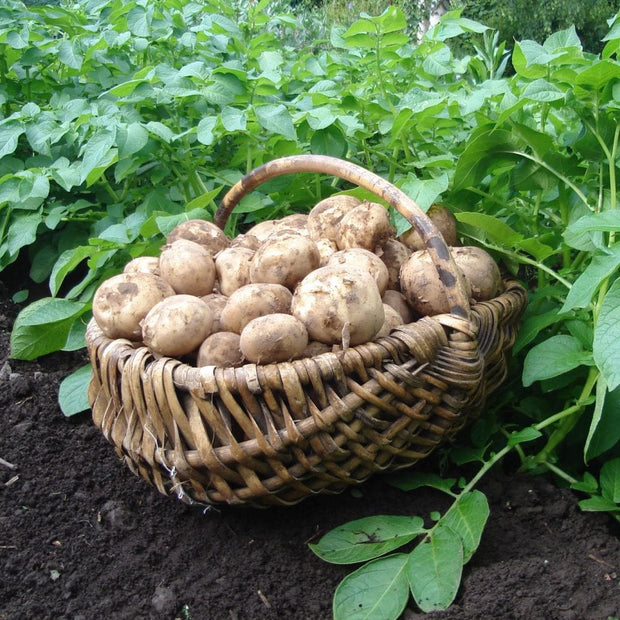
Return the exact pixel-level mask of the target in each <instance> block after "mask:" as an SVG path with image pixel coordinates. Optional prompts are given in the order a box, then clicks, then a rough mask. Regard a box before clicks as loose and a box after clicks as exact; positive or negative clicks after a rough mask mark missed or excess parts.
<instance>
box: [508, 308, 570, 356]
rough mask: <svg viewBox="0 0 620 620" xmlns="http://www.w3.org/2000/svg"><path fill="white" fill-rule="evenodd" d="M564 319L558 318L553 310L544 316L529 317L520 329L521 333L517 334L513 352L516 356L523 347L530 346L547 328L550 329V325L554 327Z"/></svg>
mask: <svg viewBox="0 0 620 620" xmlns="http://www.w3.org/2000/svg"><path fill="white" fill-rule="evenodd" d="M562 320H563V319H562V318H561V317H559V316H558V313H557V311H556V310H551V311H550V312H543V313H542V314H534V315H533V316H530V317H528V318H527V319H525V320H524V321H523V324H522V325H521V328H520V329H519V333H518V334H517V340H516V341H515V344H514V347H513V352H514V353H515V354H516V353H518V352H519V351H521V349H523V347H525V346H526V345H528V344H529V343H530V342H532V340H534V339H535V338H536V336H538V334H539V333H540V332H541V331H542V330H543V329H545V327H549V325H553V324H554V323H558V322H559V321H562Z"/></svg>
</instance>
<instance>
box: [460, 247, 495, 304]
mask: <svg viewBox="0 0 620 620" xmlns="http://www.w3.org/2000/svg"><path fill="white" fill-rule="evenodd" d="M451 252H452V257H453V258H454V262H455V263H456V266H457V267H458V268H459V269H460V270H461V271H462V272H463V274H464V275H465V278H466V279H467V281H468V282H469V285H470V286H471V296H472V297H473V298H474V299H475V300H476V301H487V300H489V299H493V298H494V297H497V296H498V295H499V294H500V293H501V292H502V291H503V290H504V282H503V280H502V275H501V273H500V271H499V267H498V266H497V263H496V262H495V261H494V260H493V258H492V256H491V255H490V254H489V253H488V252H487V251H486V250H483V249H482V248H478V247H476V246H463V247H458V248H451Z"/></svg>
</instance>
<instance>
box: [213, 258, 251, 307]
mask: <svg viewBox="0 0 620 620" xmlns="http://www.w3.org/2000/svg"><path fill="white" fill-rule="evenodd" d="M255 253H256V252H255V251H254V250H250V249H249V248H242V247H238V246H235V247H230V248H226V249H225V250H222V251H221V252H220V253H219V254H218V255H217V256H216V257H215V271H216V274H217V281H218V282H219V290H220V293H221V294H222V295H229V296H230V295H232V293H234V291H236V290H237V289H238V288H241V287H242V286H245V285H246V284H250V282H251V280H250V265H251V264H252V259H253V258H254V254H255Z"/></svg>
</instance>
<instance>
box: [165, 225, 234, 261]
mask: <svg viewBox="0 0 620 620" xmlns="http://www.w3.org/2000/svg"><path fill="white" fill-rule="evenodd" d="M179 239H187V240H189V241H193V242H194V243H198V244H199V245H202V246H203V247H205V248H207V250H209V252H211V254H212V255H213V256H215V254H217V253H218V252H221V251H222V250H223V249H224V248H227V247H228V246H229V245H230V239H229V238H228V237H227V236H226V235H225V234H224V231H222V230H221V229H220V228H218V227H217V226H216V225H215V224H214V223H213V222H208V221H206V220H200V219H193V220H187V221H186V222H181V223H180V224H178V225H177V226H175V228H173V229H172V230H171V231H170V233H168V236H167V237H166V243H167V244H168V245H170V244H171V243H174V242H175V241H178V240H179Z"/></svg>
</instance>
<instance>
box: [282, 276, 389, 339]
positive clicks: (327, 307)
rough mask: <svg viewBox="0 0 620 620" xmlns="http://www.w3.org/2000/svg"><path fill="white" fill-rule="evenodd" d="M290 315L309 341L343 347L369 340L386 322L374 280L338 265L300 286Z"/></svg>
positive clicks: (307, 277) (309, 277)
mask: <svg viewBox="0 0 620 620" xmlns="http://www.w3.org/2000/svg"><path fill="white" fill-rule="evenodd" d="M291 312H292V314H293V316H295V317H297V318H298V319H299V320H300V321H301V322H302V323H304V325H305V326H306V328H307V330H308V334H309V336H310V338H311V339H312V340H318V341H319V342H324V343H325V344H339V343H342V342H343V341H344V343H345V346H346V345H347V344H350V345H351V346H355V345H358V344H361V343H363V342H368V341H369V340H372V339H373V338H374V336H375V335H376V334H377V332H378V331H379V330H380V329H381V326H382V325H383V321H384V319H385V314H384V310H383V303H382V301H381V295H379V289H378V288H377V285H376V283H375V280H374V279H373V277H372V276H370V275H368V274H365V273H362V272H360V271H358V270H353V271H349V270H348V269H347V268H346V267H341V266H337V265H335V266H330V265H327V266H325V267H320V268H319V269H316V270H315V271H313V272H312V273H310V274H308V275H307V276H306V277H305V278H304V279H303V280H302V281H301V282H300V283H299V286H298V287H297V289H296V290H295V293H294V295H293V302H292V304H291ZM347 341H348V342H347Z"/></svg>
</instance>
